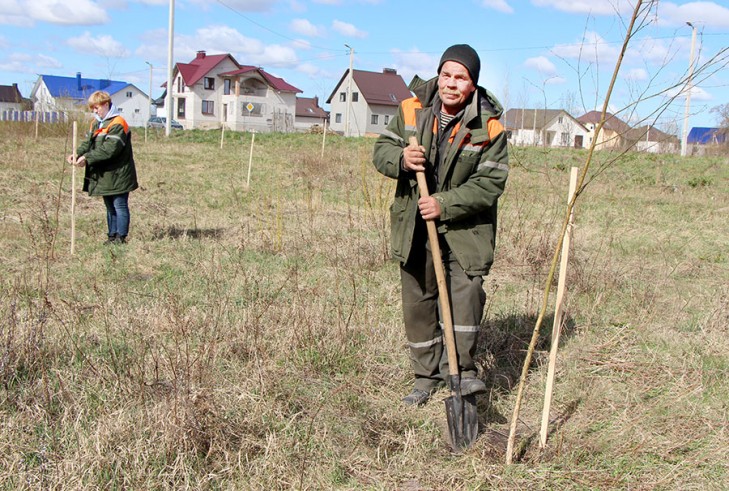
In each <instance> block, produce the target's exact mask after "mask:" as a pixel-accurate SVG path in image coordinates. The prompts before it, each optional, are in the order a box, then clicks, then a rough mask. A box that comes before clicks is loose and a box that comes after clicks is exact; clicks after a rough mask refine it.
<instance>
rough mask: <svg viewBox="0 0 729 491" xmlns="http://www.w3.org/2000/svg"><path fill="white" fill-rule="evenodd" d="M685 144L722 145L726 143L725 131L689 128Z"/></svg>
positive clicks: (720, 129)
mask: <svg viewBox="0 0 729 491" xmlns="http://www.w3.org/2000/svg"><path fill="white" fill-rule="evenodd" d="M686 142H687V143H688V144H689V145H723V144H724V143H726V130H725V129H722V128H702V127H695V128H691V131H689V134H688V136H687V137H686Z"/></svg>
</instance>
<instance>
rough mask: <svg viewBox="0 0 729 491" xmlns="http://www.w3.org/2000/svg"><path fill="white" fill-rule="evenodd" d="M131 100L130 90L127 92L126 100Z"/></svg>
mask: <svg viewBox="0 0 729 491" xmlns="http://www.w3.org/2000/svg"><path fill="white" fill-rule="evenodd" d="M131 98H132V91H131V90H130V91H129V92H127V99H131Z"/></svg>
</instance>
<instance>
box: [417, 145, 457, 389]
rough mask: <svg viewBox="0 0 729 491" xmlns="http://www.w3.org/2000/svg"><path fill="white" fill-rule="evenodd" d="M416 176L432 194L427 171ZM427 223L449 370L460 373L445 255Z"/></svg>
mask: <svg viewBox="0 0 729 491" xmlns="http://www.w3.org/2000/svg"><path fill="white" fill-rule="evenodd" d="M409 142H410V146H414V147H417V146H418V140H417V139H416V138H415V137H414V136H411V137H410V139H409ZM415 177H416V179H417V180H418V189H419V191H420V196H421V197H423V198H427V197H428V196H430V193H428V182H427V180H426V179H425V172H422V171H421V172H416V173H415ZM425 225H426V227H427V228H428V241H429V242H430V251H431V254H432V256H433V266H434V267H435V278H436V280H437V282H438V300H439V301H440V312H441V316H442V318H443V335H444V336H445V343H446V351H447V353H448V372H449V373H450V375H458V374H459V366H458V353H456V338H455V334H454V332H453V316H452V314H451V303H450V301H449V300H448V285H447V284H446V277H445V268H444V267H443V257H442V255H441V253H440V243H439V242H438V229H437V227H436V226H435V222H434V221H433V220H426V221H425Z"/></svg>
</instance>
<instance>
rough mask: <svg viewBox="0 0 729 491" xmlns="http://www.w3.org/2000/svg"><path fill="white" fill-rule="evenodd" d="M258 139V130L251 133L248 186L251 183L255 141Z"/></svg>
mask: <svg viewBox="0 0 729 491" xmlns="http://www.w3.org/2000/svg"><path fill="white" fill-rule="evenodd" d="M255 141H256V132H255V131H253V132H252V133H251V151H250V153H249V154H248V177H247V178H246V187H249V186H250V185H251V164H252V163H253V142H255Z"/></svg>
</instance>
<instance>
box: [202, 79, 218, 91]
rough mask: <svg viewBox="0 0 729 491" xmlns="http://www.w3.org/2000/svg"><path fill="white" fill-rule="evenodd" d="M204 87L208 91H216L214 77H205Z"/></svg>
mask: <svg viewBox="0 0 729 491" xmlns="http://www.w3.org/2000/svg"><path fill="white" fill-rule="evenodd" d="M203 87H205V89H207V90H214V89H215V79H214V78H212V77H204V78H203Z"/></svg>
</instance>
